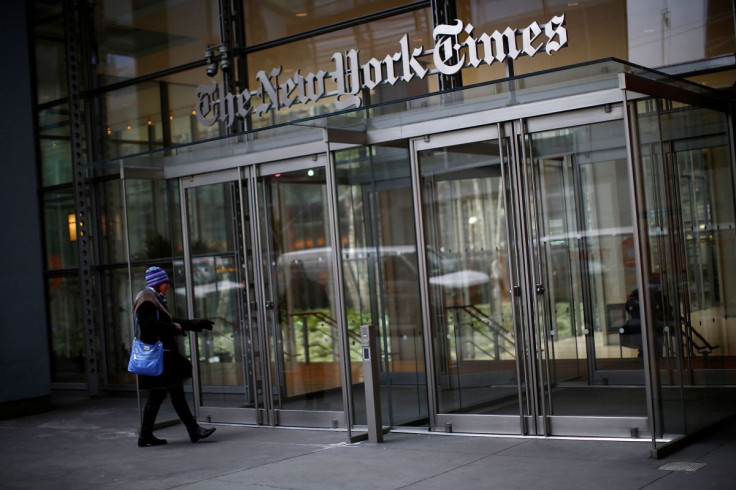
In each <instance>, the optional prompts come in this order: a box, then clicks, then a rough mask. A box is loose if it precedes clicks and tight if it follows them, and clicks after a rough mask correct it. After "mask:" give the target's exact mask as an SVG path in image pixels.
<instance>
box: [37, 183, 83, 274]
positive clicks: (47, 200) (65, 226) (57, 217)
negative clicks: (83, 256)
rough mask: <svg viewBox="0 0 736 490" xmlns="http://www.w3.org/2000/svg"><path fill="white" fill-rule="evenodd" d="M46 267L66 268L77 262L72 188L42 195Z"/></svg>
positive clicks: (75, 220) (75, 221) (75, 219)
mask: <svg viewBox="0 0 736 490" xmlns="http://www.w3.org/2000/svg"><path fill="white" fill-rule="evenodd" d="M43 219H44V231H45V233H44V238H45V244H46V268H47V269H67V268H72V267H76V266H77V264H78V263H79V256H78V255H77V226H76V223H77V217H76V211H75V209H74V199H73V197H72V190H71V189H69V190H67V191H53V192H46V193H44V195H43Z"/></svg>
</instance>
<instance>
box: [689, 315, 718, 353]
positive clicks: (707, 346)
mask: <svg viewBox="0 0 736 490" xmlns="http://www.w3.org/2000/svg"><path fill="white" fill-rule="evenodd" d="M680 322H681V325H682V333H683V335H684V336H685V338H686V339H687V340H688V346H692V347H689V350H690V354H693V352H692V348H693V347H694V348H695V349H696V350H697V351H698V354H702V356H703V357H707V356H708V354H710V353H711V352H713V351H714V350H716V349H718V348H719V347H720V345H712V344H711V343H710V342H708V340H707V339H706V338H705V337H703V335H702V334H701V333H700V332H698V331H697V330H695V327H693V325H692V323H690V321H688V319H687V318H685V317H684V316H682V317H680ZM693 335H694V336H695V337H697V339H698V340H699V341H700V342H701V343H702V345H699V344H698V343H697V342H696V341H695V340H694V339H693Z"/></svg>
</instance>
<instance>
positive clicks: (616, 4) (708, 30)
mask: <svg viewBox="0 0 736 490" xmlns="http://www.w3.org/2000/svg"><path fill="white" fill-rule="evenodd" d="M563 13H564V14H565V26H566V28H567V31H568V33H569V39H570V43H569V45H568V46H567V47H565V48H564V49H562V50H560V51H558V52H557V53H555V55H554V56H539V55H537V56H534V57H533V58H532V57H529V56H522V57H519V58H518V59H517V60H516V61H515V62H514V72H515V74H516V75H521V74H525V73H532V72H536V71H540V70H545V69H550V68H556V67H561V66H567V65H572V64H575V63H582V62H587V61H592V60H598V59H603V58H607V57H615V58H618V59H622V60H626V61H630V62H632V63H636V64H639V65H642V66H650V67H659V66H667V65H672V64H677V63H683V62H687V61H692V60H698V59H703V58H708V57H713V56H719V55H726V54H730V53H733V52H734V51H735V50H736V36H735V35H734V17H733V5H732V3H731V2H728V1H725V2H714V1H708V0H691V1H677V2H673V1H671V0H651V1H646V2H642V1H639V0H584V1H579V2H556V3H554V2H553V3H551V4H550V3H548V2H516V3H513V4H503V3H500V2H490V1H487V0H458V1H457V14H458V18H459V19H467V20H468V21H470V22H472V24H473V26H475V35H476V36H478V35H480V33H489V34H490V33H492V32H493V31H494V30H499V31H503V30H504V29H506V27H511V28H512V29H523V28H525V27H527V26H528V25H529V24H531V23H532V22H534V21H537V22H539V23H540V24H543V23H545V22H547V21H548V20H549V19H550V18H551V17H552V16H554V15H561V14H563ZM506 76H507V75H506V72H505V67H504V65H503V64H501V63H494V64H493V65H490V66H487V65H484V66H481V67H479V68H477V69H476V68H471V69H465V70H463V84H464V85H470V84H474V83H479V82H484V81H488V80H498V79H501V78H504V77H506ZM732 82H733V80H731V82H729V84H728V85H730V84H731V83H732ZM522 83H523V82H522Z"/></svg>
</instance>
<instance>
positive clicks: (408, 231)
mask: <svg viewBox="0 0 736 490" xmlns="http://www.w3.org/2000/svg"><path fill="white" fill-rule="evenodd" d="M334 158H335V170H336V178H337V192H338V201H339V202H340V207H339V210H338V215H339V219H340V243H341V245H342V247H341V253H342V267H343V278H344V286H343V294H344V296H345V304H346V309H347V311H346V317H347V325H348V332H349V352H350V366H351V372H352V396H353V405H354V406H355V424H356V425H365V424H366V423H367V422H366V413H365V386H364V384H363V357H362V352H361V348H360V347H361V344H360V326H361V325H375V326H376V329H377V334H378V351H379V358H380V376H379V385H380V390H381V403H382V413H381V419H382V421H383V423H384V424H387V425H391V426H401V425H411V426H415V427H416V426H426V425H427V420H428V419H427V417H428V413H427V406H428V404H427V385H426V373H425V369H424V337H423V335H422V320H421V318H422V311H421V302H420V300H419V273H418V263H417V250H416V227H415V226H414V203H413V195H412V189H411V154H410V151H409V145H408V144H407V145H406V146H405V147H399V146H398V145H396V147H380V146H369V147H362V148H360V149H355V148H351V149H348V150H342V151H337V152H335V153H334Z"/></svg>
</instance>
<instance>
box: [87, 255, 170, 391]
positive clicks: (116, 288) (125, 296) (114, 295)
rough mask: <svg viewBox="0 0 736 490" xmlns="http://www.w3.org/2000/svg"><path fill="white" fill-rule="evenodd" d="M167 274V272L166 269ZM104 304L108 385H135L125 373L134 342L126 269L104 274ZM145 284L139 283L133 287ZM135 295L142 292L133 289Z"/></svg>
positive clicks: (132, 376)
mask: <svg viewBox="0 0 736 490" xmlns="http://www.w3.org/2000/svg"><path fill="white" fill-rule="evenodd" d="M169 270H170V269H169ZM100 278H101V285H100V292H101V293H102V297H104V298H106V301H104V302H103V308H104V310H103V317H104V319H105V320H104V335H105V363H106V364H105V366H106V372H107V382H108V383H113V384H135V376H134V375H132V374H131V373H129V372H128V360H129V358H130V344H131V342H132V340H133V338H132V337H133V314H132V298H131V296H130V288H129V284H128V269H127V268H125V269H113V270H106V271H103V272H102V273H101V275H100ZM140 284H144V282H143V281H139V282H138V283H137V284H136V285H140ZM134 289H135V291H134V293H137V292H138V291H139V290H140V289H141V288H140V287H138V288H135V287H134Z"/></svg>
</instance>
